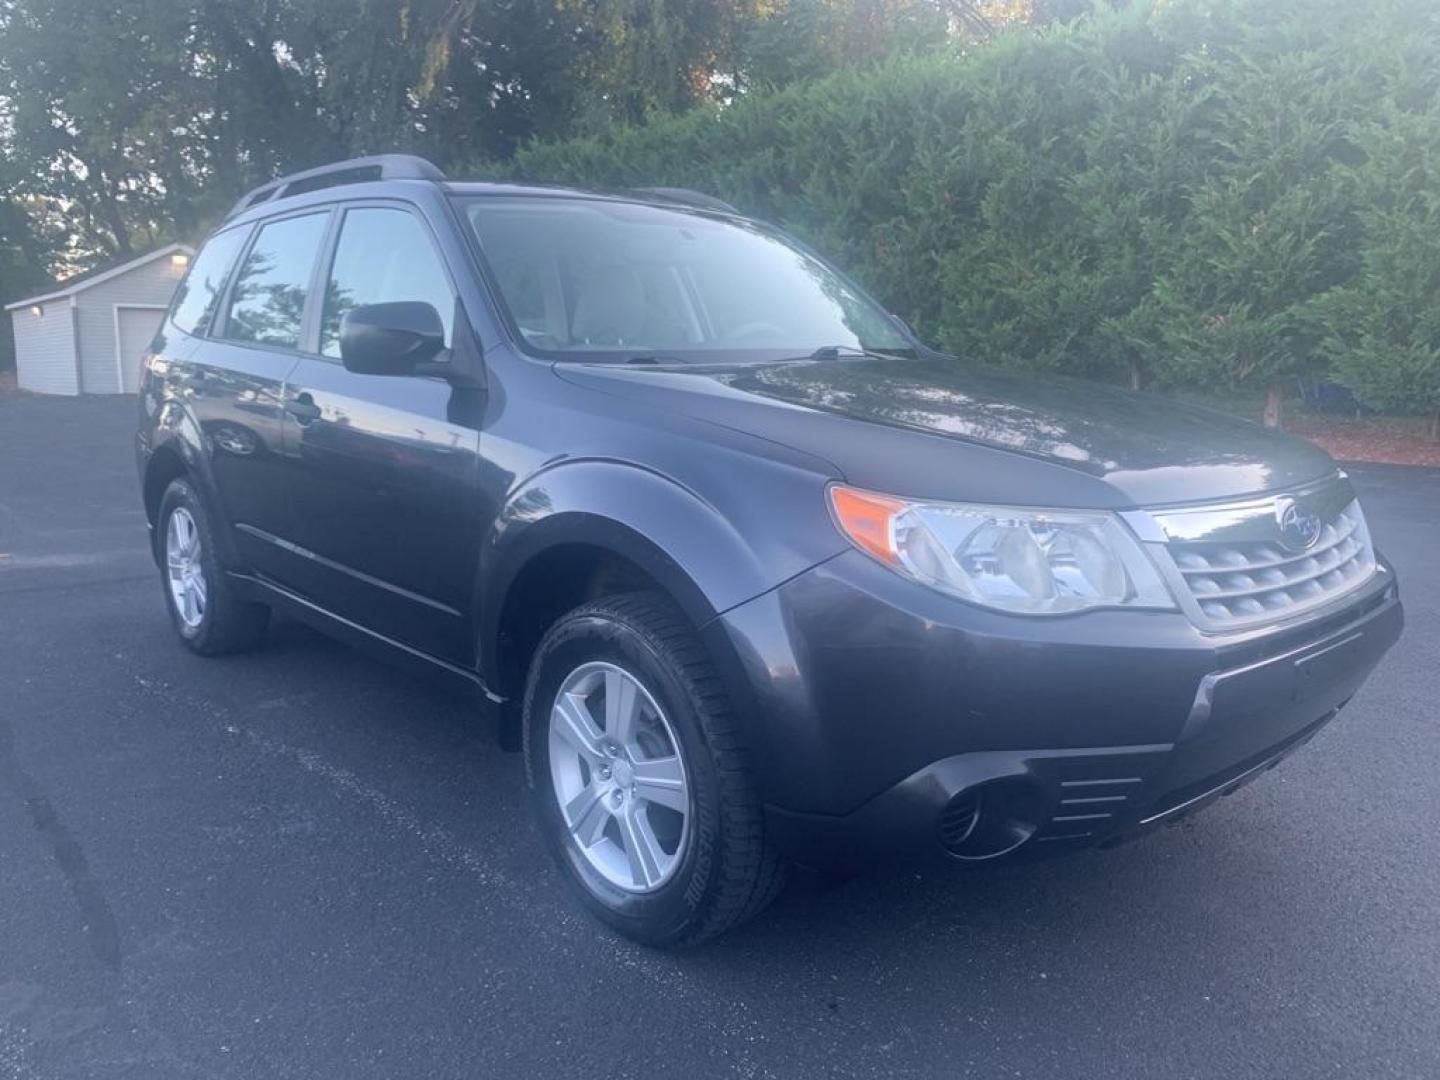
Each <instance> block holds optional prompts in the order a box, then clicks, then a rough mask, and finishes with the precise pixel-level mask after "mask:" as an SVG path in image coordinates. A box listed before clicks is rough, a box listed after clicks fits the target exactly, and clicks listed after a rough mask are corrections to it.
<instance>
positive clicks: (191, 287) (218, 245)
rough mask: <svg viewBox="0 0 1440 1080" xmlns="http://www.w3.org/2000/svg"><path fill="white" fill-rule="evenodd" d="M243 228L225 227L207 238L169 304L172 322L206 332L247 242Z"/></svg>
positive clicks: (195, 330) (181, 326)
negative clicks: (242, 247) (241, 249)
mask: <svg viewBox="0 0 1440 1080" xmlns="http://www.w3.org/2000/svg"><path fill="white" fill-rule="evenodd" d="M246 231H247V230H245V229H244V228H235V229H226V230H225V231H224V232H219V233H216V234H215V235H214V236H212V237H211V238H210V239H209V240H207V241H206V242H205V246H204V247H203V248H201V249H200V254H199V255H197V256H195V261H194V262H193V263H191V264H190V272H189V273H188V274H186V275H185V278H184V280H183V281H181V282H180V287H179V288H177V289H176V290H175V299H174V300H173V301H172V302H171V305H170V322H171V323H172V324H174V326H175V327H176V328H177V329H180V330H183V331H184V332H185V333H187V334H203V333H205V331H206V329H207V328H208V327H209V326H210V320H211V318H212V317H213V316H214V314H215V308H216V307H217V306H218V305H219V303H220V296H221V294H222V293H223V292H224V291H225V280H226V278H228V277H229V276H230V270H231V268H232V267H233V266H234V265H235V256H237V255H239V254H240V248H241V246H242V245H243V244H244V242H245V233H246Z"/></svg>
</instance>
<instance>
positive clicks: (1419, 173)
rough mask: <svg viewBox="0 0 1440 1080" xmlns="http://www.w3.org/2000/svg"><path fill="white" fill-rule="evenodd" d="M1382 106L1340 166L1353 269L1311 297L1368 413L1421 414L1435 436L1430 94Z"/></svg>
mask: <svg viewBox="0 0 1440 1080" xmlns="http://www.w3.org/2000/svg"><path fill="white" fill-rule="evenodd" d="M1420 100H1421V101H1424V102H1425V105H1424V107H1423V108H1421V109H1419V110H1416V111H1410V110H1407V109H1406V108H1404V107H1403V106H1401V105H1400V104H1399V103H1398V102H1392V103H1390V104H1389V105H1388V106H1387V108H1386V109H1385V113H1384V115H1383V117H1381V118H1379V119H1376V120H1374V121H1371V122H1369V123H1367V124H1365V125H1364V126H1363V127H1362V128H1361V129H1360V131H1359V132H1358V133H1357V138H1356V141H1357V143H1358V145H1359V146H1360V147H1361V148H1362V149H1363V151H1364V154H1365V159H1364V161H1363V163H1361V164H1359V165H1357V166H1355V167H1353V168H1351V169H1349V170H1347V172H1346V179H1347V181H1348V183H1349V186H1350V190H1351V191H1352V193H1353V196H1354V205H1355V206H1356V208H1357V210H1356V213H1357V216H1358V218H1359V221H1360V226H1361V240H1360V258H1361V261H1362V264H1363V272H1362V273H1361V274H1360V275H1359V276H1358V277H1357V278H1356V279H1355V281H1354V282H1353V283H1351V284H1348V285H1346V286H1343V287H1339V288H1336V289H1334V290H1331V291H1330V292H1329V293H1327V294H1326V295H1324V296H1322V297H1321V298H1320V299H1319V300H1318V301H1317V309H1318V311H1319V312H1320V313H1321V317H1322V318H1323V321H1324V325H1325V327H1326V329H1327V331H1328V333H1327V336H1326V338H1325V342H1324V350H1325V354H1326V356H1327V357H1328V358H1329V360H1330V361H1331V364H1332V365H1333V371H1334V374H1335V376H1336V377H1337V378H1338V379H1339V380H1340V381H1341V382H1343V383H1344V384H1345V385H1347V386H1348V387H1350V388H1351V389H1352V390H1353V391H1354V392H1355V394H1356V396H1357V397H1358V398H1359V399H1360V400H1361V401H1362V402H1364V403H1365V404H1367V405H1370V406H1372V407H1374V408H1377V409H1387V410H1396V411H1401V412H1409V413H1414V412H1422V413H1428V414H1429V417H1430V423H1429V432H1430V437H1431V438H1432V439H1434V440H1436V441H1440V100H1437V98H1436V96H1435V94H1434V91H1433V85H1432V90H1431V93H1430V94H1429V95H1428V100H1426V98H1423V97H1422V98H1421V99H1420Z"/></svg>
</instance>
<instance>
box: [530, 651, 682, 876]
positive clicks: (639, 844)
mask: <svg viewBox="0 0 1440 1080" xmlns="http://www.w3.org/2000/svg"><path fill="white" fill-rule="evenodd" d="M549 751H550V777H551V781H552V784H553V788H554V792H555V798H556V801H557V802H558V803H559V807H560V816H561V818H562V820H563V821H564V823H565V827H566V828H567V829H568V830H569V833H570V837H571V839H572V840H573V841H574V843H575V845H576V847H577V849H578V850H579V852H580V854H581V855H582V856H583V857H584V858H585V860H586V862H588V863H589V864H590V866H591V867H592V868H593V869H594V870H595V871H596V872H597V873H599V874H600V875H601V876H602V877H603V878H604V879H605V880H606V881H607V882H609V883H610V884H611V885H614V886H615V887H617V888H619V889H623V890H625V891H626V892H632V893H645V892H653V891H654V890H656V889H658V888H660V887H661V886H662V885H664V884H665V883H666V882H667V881H669V880H670V879H671V878H672V877H673V876H674V874H675V872H676V870H677V869H678V868H679V866H680V861H681V857H682V856H683V854H684V852H685V843H686V841H687V839H688V838H689V824H690V817H691V806H690V787H689V781H688V778H687V774H686V769H685V762H684V758H683V754H682V751H681V747H680V741H679V739H678V738H677V737H676V735H675V730H674V728H673V727H671V725H670V721H669V720H668V719H667V718H666V716H665V713H664V711H663V710H662V709H661V708H660V706H659V705H658V704H657V703H656V701H655V698H654V697H653V696H652V695H651V694H650V692H649V691H648V690H646V689H645V687H644V686H643V685H642V684H641V683H640V681H639V680H638V679H637V678H635V676H634V675H632V674H630V673H629V672H628V671H626V670H625V669H624V668H621V667H618V666H616V665H615V664H610V663H604V662H599V661H595V662H591V663H586V664H582V665H581V666H580V667H578V668H576V669H575V670H574V671H572V672H571V673H570V674H569V675H568V676H567V677H566V678H565V679H564V681H563V682H562V683H561V684H560V689H559V692H558V693H557V694H556V695H555V704H554V706H553V708H552V709H551V713H550V734H549Z"/></svg>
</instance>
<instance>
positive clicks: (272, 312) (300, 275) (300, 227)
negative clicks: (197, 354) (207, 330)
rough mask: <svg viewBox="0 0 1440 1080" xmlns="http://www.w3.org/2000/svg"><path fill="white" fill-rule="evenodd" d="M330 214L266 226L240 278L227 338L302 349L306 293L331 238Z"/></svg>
mask: <svg viewBox="0 0 1440 1080" xmlns="http://www.w3.org/2000/svg"><path fill="white" fill-rule="evenodd" d="M328 218H329V214H328V213H326V212H322V213H318V214H306V215H304V216H303V217H293V218H284V219H282V220H280V221H272V222H270V223H269V224H268V225H263V226H261V228H260V233H259V235H257V236H256V237H255V243H254V244H253V245H251V247H250V251H249V253H248V254H247V255H246V256H245V261H244V262H243V263H241V265H240V270H239V272H238V273H237V274H236V275H235V286H234V288H233V289H232V290H231V292H230V311H229V313H228V314H227V315H226V318H225V332H224V336H225V337H227V338H229V339H230V340H232V341H253V342H256V343H257V344H260V345H275V346H279V347H281V348H286V349H296V348H299V347H300V327H301V323H302V321H303V319H304V315H305V294H306V293H307V291H308V290H309V288H310V273H311V271H312V270H313V269H314V267H315V255H316V253H317V252H318V251H319V250H320V241H321V239H322V238H323V237H324V235H325V225H326V221H327V219H328Z"/></svg>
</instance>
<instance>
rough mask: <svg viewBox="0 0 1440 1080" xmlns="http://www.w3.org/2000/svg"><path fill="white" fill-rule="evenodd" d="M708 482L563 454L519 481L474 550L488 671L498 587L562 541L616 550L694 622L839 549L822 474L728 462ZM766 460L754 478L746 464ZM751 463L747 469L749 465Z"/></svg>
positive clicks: (486, 670) (501, 597)
mask: <svg viewBox="0 0 1440 1080" xmlns="http://www.w3.org/2000/svg"><path fill="white" fill-rule="evenodd" d="M733 464H734V465H735V468H734V469H732V470H727V471H726V474H725V475H724V476H723V477H722V476H721V475H718V474H717V475H716V476H714V477H713V479H715V480H716V481H717V482H716V484H715V485H714V486H715V489H716V490H715V491H714V492H713V493H709V494H708V496H702V495H701V494H700V493H699V492H697V491H696V490H694V489H693V488H691V487H687V486H685V485H682V484H681V483H679V482H677V481H675V480H672V479H669V478H667V477H665V476H662V475H660V474H659V473H656V472H654V471H653V470H651V469H648V468H646V467H644V466H640V465H635V464H632V463H628V462H621V461H611V460H602V459H589V460H573V459H571V460H566V461H562V462H559V463H557V464H554V465H551V466H550V467H548V468H546V469H543V470H541V471H539V472H538V473H536V474H535V475H534V476H532V477H530V478H529V479H528V480H527V481H525V483H523V484H522V485H520V486H519V487H517V488H516V489H515V490H514V491H513V492H512V493H511V495H510V497H509V498H508V499H507V500H506V503H505V505H504V507H503V508H502V509H501V511H500V513H499V514H498V515H497V517H496V520H495V524H494V527H493V528H492V530H491V532H490V535H489V537H488V538H487V539H486V542H485V543H484V545H483V546H482V549H481V555H480V559H481V567H480V574H479V577H478V581H479V582H480V595H479V596H478V597H477V604H476V610H477V611H478V612H479V616H480V617H479V623H480V626H479V631H480V643H479V644H480V656H481V665H482V672H483V675H484V677H485V679H486V682H487V683H489V684H491V685H495V680H496V677H497V672H496V671H495V670H494V665H495V663H496V656H497V651H498V650H497V648H496V645H497V642H498V640H499V635H500V629H501V627H500V620H501V617H502V613H503V611H504V609H505V598H506V595H507V594H508V592H509V590H510V588H511V586H512V584H513V583H514V582H515V580H516V578H517V577H518V576H519V575H520V574H521V572H522V571H523V570H524V568H525V566H526V565H527V564H528V563H529V562H530V561H531V560H532V559H534V558H535V557H536V556H538V555H540V554H541V553H543V552H545V551H547V550H549V549H551V548H554V547H556V546H558V545H562V544H588V545H593V546H597V547H601V548H605V549H606V550H609V551H613V552H614V553H616V554H618V555H621V556H624V557H625V558H627V559H629V560H630V561H631V562H633V563H635V564H636V565H638V566H640V567H641V568H642V569H644V570H645V571H646V572H647V573H649V574H650V575H651V576H653V577H654V578H655V579H656V581H658V582H659V583H660V585H661V586H662V587H663V588H664V589H666V591H667V592H669V594H670V595H671V596H672V597H673V598H674V599H675V601H676V602H677V603H678V604H679V605H680V607H681V608H682V609H683V610H684V611H685V613H686V615H687V616H688V617H689V618H690V620H691V621H692V622H693V623H694V624H695V625H696V626H697V627H704V626H705V624H706V623H708V622H709V621H710V620H712V619H713V618H714V617H715V616H716V615H717V614H720V613H722V612H724V611H727V610H729V609H730V608H732V607H735V606H736V605H738V604H742V603H744V602H745V601H747V600H750V599H752V598H754V597H756V596H759V595H760V594H761V593H764V592H766V591H767V590H769V589H773V588H774V587H775V586H777V585H779V584H781V583H782V582H784V581H786V580H788V579H789V578H791V577H794V576H795V575H796V574H799V573H802V572H803V571H805V570H807V569H809V568H810V567H812V566H814V565H816V564H817V563H820V562H822V561H824V560H825V559H828V558H830V557H832V556H833V555H835V554H836V553H837V552H839V551H842V550H844V549H845V547H846V544H845V542H844V541H843V540H842V539H841V538H840V536H839V534H838V533H837V532H836V531H835V528H834V526H833V525H832V524H831V522H830V519H829V514H828V511H827V510H826V506H825V477H823V476H820V475H818V474H815V473H812V472H809V471H807V470H804V469H799V468H795V467H792V466H784V465H776V464H775V463H764V462H754V463H753V464H752V463H742V462H740V461H735V462H733ZM762 468H763V469H764V470H765V472H766V475H765V476H764V477H763V479H762V478H761V477H760V476H758V475H755V471H756V470H758V469H762ZM747 474H749V475H747Z"/></svg>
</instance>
